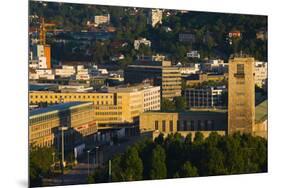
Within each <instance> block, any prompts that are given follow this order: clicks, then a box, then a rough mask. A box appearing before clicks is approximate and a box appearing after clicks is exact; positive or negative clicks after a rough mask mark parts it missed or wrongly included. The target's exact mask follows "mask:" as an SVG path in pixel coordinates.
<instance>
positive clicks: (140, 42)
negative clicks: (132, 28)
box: [134, 38, 151, 50]
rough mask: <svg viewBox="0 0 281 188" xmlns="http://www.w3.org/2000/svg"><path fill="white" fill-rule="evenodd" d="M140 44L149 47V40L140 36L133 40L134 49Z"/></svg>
mask: <svg viewBox="0 0 281 188" xmlns="http://www.w3.org/2000/svg"><path fill="white" fill-rule="evenodd" d="M141 44H143V45H145V46H149V47H151V42H150V40H147V39H146V38H141V39H138V40H135V41H134V49H135V50H138V49H139V47H140V45H141Z"/></svg>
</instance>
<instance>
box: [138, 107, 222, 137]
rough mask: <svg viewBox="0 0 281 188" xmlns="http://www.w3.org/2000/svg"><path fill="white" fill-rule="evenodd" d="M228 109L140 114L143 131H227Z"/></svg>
mask: <svg viewBox="0 0 281 188" xmlns="http://www.w3.org/2000/svg"><path fill="white" fill-rule="evenodd" d="M226 117H227V111H226V110H210V111H204V110H201V111H198V110H194V111H187V112H181V113H177V112H175V113H171V112H145V113H142V114H141V116H140V130H141V131H144V132H145V131H156V130H157V131H160V132H163V133H175V132H180V131H183V132H184V131H226V130H227V121H226V119H227V118H226Z"/></svg>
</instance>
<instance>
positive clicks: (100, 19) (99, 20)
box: [95, 14, 110, 26]
mask: <svg viewBox="0 0 281 188" xmlns="http://www.w3.org/2000/svg"><path fill="white" fill-rule="evenodd" d="M109 22H110V14H107V15H106V16H104V15H99V16H95V24H96V25H97V26H98V25H100V24H109Z"/></svg>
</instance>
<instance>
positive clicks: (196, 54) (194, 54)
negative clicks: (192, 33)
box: [186, 50, 200, 59]
mask: <svg viewBox="0 0 281 188" xmlns="http://www.w3.org/2000/svg"><path fill="white" fill-rule="evenodd" d="M186 57H189V58H198V59H200V53H199V52H198V51H196V50H192V51H190V52H188V53H186Z"/></svg>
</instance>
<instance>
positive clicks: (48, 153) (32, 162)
mask: <svg viewBox="0 0 281 188" xmlns="http://www.w3.org/2000/svg"><path fill="white" fill-rule="evenodd" d="M53 152H54V149H53V148H47V147H42V148H39V147H38V148H37V147H36V148H34V147H32V148H31V150H30V153H29V172H30V183H31V185H32V186H40V185H41V183H42V177H44V176H47V175H49V174H50V172H51V165H52V164H53V156H52V154H53Z"/></svg>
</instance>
